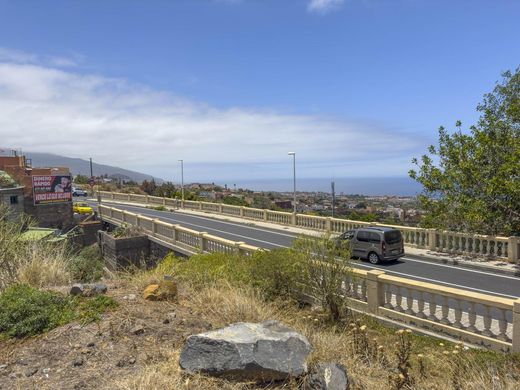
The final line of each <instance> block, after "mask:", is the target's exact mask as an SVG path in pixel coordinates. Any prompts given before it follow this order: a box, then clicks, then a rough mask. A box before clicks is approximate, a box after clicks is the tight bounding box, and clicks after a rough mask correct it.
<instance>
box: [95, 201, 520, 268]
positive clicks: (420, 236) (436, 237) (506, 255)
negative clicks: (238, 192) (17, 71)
mask: <svg viewBox="0 0 520 390" xmlns="http://www.w3.org/2000/svg"><path fill="white" fill-rule="evenodd" d="M98 196H99V199H100V200H113V201H119V202H129V203H140V204H146V205H151V206H160V205H162V206H165V207H172V208H184V209H188V210H198V211H202V212H208V213H213V214H222V215H228V216H233V217H238V218H244V219H249V220H255V221H260V222H271V223H276V224H281V225H288V226H295V227H299V228H302V229H311V230H318V231H326V232H330V233H343V232H344V231H346V230H350V229H355V228H357V227H360V226H390V227H394V228H396V229H399V230H400V231H401V233H402V235H403V238H404V243H405V245H407V246H412V247H416V248H421V249H428V250H432V251H438V252H444V253H450V254H460V255H469V256H480V257H487V258H496V259H502V260H508V261H510V262H514V263H519V262H520V237H516V236H515V237H500V236H485V235H478V234H470V233H458V232H451V231H441V230H435V229H422V228H416V227H408V226H392V225H382V224H378V223H369V222H362V221H352V220H348V219H340V218H330V217H319V216H313V215H306V214H293V213H287V212H280V211H272V210H266V209H255V208H250V207H243V206H231V205H226V204H222V203H211V202H196V201H188V200H185V201H181V200H178V199H171V198H161V197H156V196H148V195H137V194H122V193H117V192H105V191H100V192H98Z"/></svg>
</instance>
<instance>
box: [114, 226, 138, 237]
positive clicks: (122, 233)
mask: <svg viewBox="0 0 520 390" xmlns="http://www.w3.org/2000/svg"><path fill="white" fill-rule="evenodd" d="M112 234H113V236H114V237H115V238H129V237H138V236H142V235H143V232H142V231H141V229H139V228H138V227H135V226H132V225H127V224H123V225H121V226H118V227H116V228H115V229H114V232H113V233H112Z"/></svg>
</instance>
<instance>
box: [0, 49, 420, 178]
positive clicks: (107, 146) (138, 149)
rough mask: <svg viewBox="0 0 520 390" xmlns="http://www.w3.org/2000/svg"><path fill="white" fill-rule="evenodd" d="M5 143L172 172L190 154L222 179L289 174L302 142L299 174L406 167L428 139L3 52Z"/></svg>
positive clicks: (0, 130)
mask: <svg viewBox="0 0 520 390" xmlns="http://www.w3.org/2000/svg"><path fill="white" fill-rule="evenodd" d="M28 62H33V61H32V60H31V58H29V61H28ZM0 144H1V145H2V146H3V147H11V148H22V149H24V150H28V151H40V152H51V153H56V154H61V155H65V156H71V157H82V158H88V157H93V158H94V159H95V160H96V161H98V162H100V163H108V164H113V165H119V166H122V167H125V168H130V169H135V170H140V171H144V172H148V173H151V174H154V175H156V176H159V177H164V178H166V179H168V178H171V177H173V176H175V177H177V174H178V172H177V171H178V168H177V165H178V163H177V160H178V159H180V158H183V159H184V160H185V161H186V167H187V170H189V169H190V168H189V166H190V165H191V166H192V168H191V169H193V171H192V174H193V175H194V176H197V177H196V178H195V177H194V178H193V180H195V179H197V180H202V179H205V180H208V179H211V178H212V177H215V180H218V178H224V177H236V178H247V177H251V178H252V177H255V175H256V177H288V176H290V174H291V172H290V171H288V170H287V171H286V167H287V166H288V165H287V164H288V157H287V152H288V151H289V150H294V151H296V152H297V161H298V166H299V175H300V176H301V177H303V176H323V175H325V176H329V175H335V176H336V177H340V176H360V175H367V174H368V175H370V174H372V175H379V176H381V175H386V174H394V175H395V174H403V175H404V174H405V173H406V171H407V166H408V165H409V164H408V162H409V160H410V156H412V155H415V154H417V153H416V150H417V149H419V150H421V149H422V148H423V146H422V145H424V142H421V140H418V139H417V137H410V136H409V135H408V134H406V133H402V132H400V131H396V130H389V129H386V128H384V127H382V126H380V125H377V124H371V123H357V122H348V121H339V120H335V119H331V118H325V117H319V116H312V115H299V114H291V113H283V112H278V111H276V110H270V109H254V108H242V107H230V108H227V109H219V108H215V107H212V106H211V105H208V104H204V103H200V102H194V101H191V100H187V99H183V98H182V97H178V96H175V95H173V94H171V93H166V92H162V91H156V90H153V89H150V88H147V87H144V86H140V85H135V84H132V83H131V82H128V81H126V80H121V79H112V78H107V77H103V76H100V75H92V74H82V73H79V72H71V71H65V70H63V69H58V68H55V67H51V66H48V65H45V66H44V65H37V64H34V63H25V64H22V63H19V62H16V63H15V62H6V61H5V59H4V61H3V62H0ZM418 145H421V146H420V147H419V148H418ZM376 161H377V162H376ZM371 170H372V171H371Z"/></svg>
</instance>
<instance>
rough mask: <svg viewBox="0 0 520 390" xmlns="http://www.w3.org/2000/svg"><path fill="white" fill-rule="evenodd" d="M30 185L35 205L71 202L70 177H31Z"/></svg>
mask: <svg viewBox="0 0 520 390" xmlns="http://www.w3.org/2000/svg"><path fill="white" fill-rule="evenodd" d="M32 185H33V199H34V204H35V205H41V204H49V203H65V202H71V201H72V180H71V177H70V176H63V175H60V176H33V177H32Z"/></svg>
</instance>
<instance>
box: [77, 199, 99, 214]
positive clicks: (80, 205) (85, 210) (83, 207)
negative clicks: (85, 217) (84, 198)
mask: <svg viewBox="0 0 520 390" xmlns="http://www.w3.org/2000/svg"><path fill="white" fill-rule="evenodd" d="M72 210H73V211H74V212H75V213H78V214H92V213H93V212H94V210H93V209H92V207H90V206H89V205H88V203H84V202H76V203H74V205H73V206H72Z"/></svg>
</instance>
